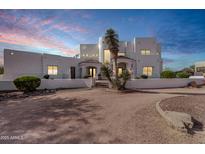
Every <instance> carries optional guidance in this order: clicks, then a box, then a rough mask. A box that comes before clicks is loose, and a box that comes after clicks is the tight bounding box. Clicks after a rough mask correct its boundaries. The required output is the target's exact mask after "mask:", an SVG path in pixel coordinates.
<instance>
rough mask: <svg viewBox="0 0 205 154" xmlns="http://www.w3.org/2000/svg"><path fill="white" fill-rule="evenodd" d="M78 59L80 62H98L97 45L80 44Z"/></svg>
mask: <svg viewBox="0 0 205 154" xmlns="http://www.w3.org/2000/svg"><path fill="white" fill-rule="evenodd" d="M80 59H81V60H88V59H92V60H99V47H98V44H80Z"/></svg>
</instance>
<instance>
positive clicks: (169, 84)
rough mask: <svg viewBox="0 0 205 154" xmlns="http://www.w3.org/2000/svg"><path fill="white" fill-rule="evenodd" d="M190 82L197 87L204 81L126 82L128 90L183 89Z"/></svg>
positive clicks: (146, 80) (157, 80)
mask: <svg viewBox="0 0 205 154" xmlns="http://www.w3.org/2000/svg"><path fill="white" fill-rule="evenodd" d="M191 81H196V83H197V84H198V85H203V84H204V83H205V80H204V79H133V80H130V81H128V82H127V84H126V88H128V89H152V88H153V89H155V88H179V87H185V86H187V85H188V83H190V82H191Z"/></svg>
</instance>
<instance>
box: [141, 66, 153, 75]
mask: <svg viewBox="0 0 205 154" xmlns="http://www.w3.org/2000/svg"><path fill="white" fill-rule="evenodd" d="M145 68H146V73H144V69H145ZM148 68H151V75H149V71H148ZM153 69H154V68H153V66H143V68H142V74H143V75H147V76H149V77H151V76H152V75H153Z"/></svg>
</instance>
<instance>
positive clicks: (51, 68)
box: [48, 65, 58, 75]
mask: <svg viewBox="0 0 205 154" xmlns="http://www.w3.org/2000/svg"><path fill="white" fill-rule="evenodd" d="M57 74H58V66H55V65H50V66H48V75H57Z"/></svg>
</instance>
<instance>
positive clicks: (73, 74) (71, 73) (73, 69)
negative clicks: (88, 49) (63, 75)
mask: <svg viewBox="0 0 205 154" xmlns="http://www.w3.org/2000/svg"><path fill="white" fill-rule="evenodd" d="M70 76H71V79H75V67H70Z"/></svg>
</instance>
